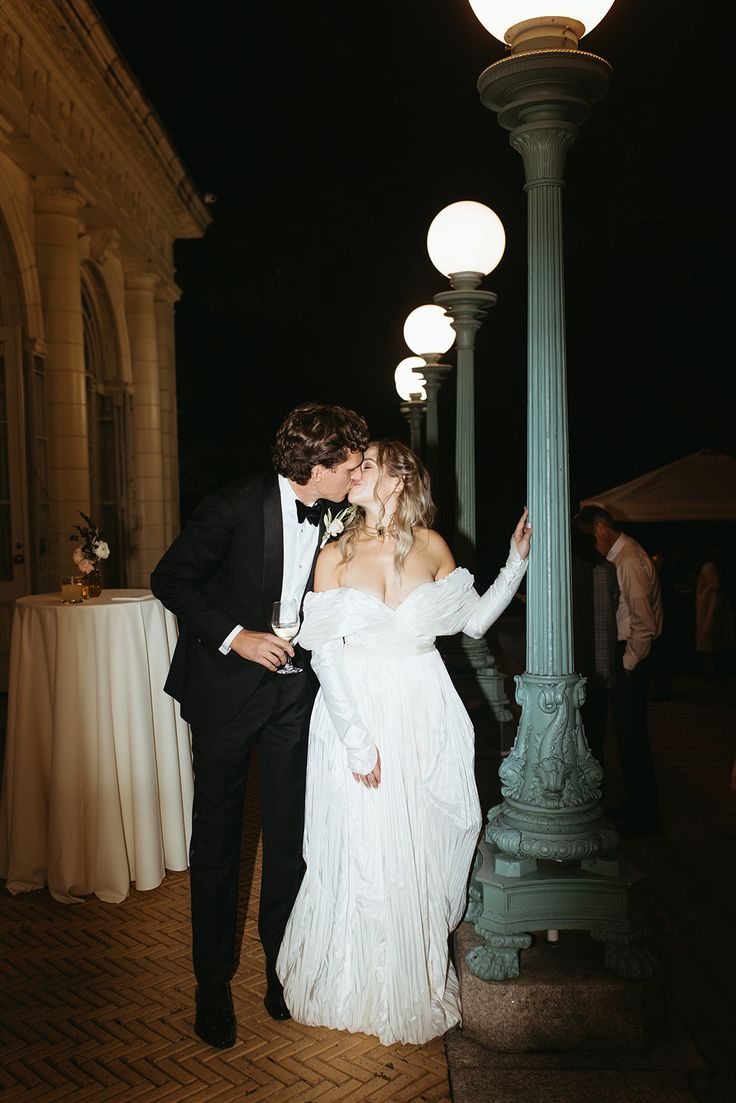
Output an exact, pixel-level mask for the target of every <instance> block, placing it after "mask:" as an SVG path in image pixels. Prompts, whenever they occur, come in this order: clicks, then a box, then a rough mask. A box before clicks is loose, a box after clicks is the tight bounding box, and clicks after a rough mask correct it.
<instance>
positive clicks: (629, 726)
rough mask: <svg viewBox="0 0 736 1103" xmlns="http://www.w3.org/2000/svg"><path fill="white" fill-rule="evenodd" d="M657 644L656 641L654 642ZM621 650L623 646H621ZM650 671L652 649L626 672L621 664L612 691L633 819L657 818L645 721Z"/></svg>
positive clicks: (614, 720) (654, 788) (655, 785)
mask: <svg viewBox="0 0 736 1103" xmlns="http://www.w3.org/2000/svg"><path fill="white" fill-rule="evenodd" d="M655 646H656V644H655ZM620 651H621V653H623V648H620ZM652 671H653V660H652V655H651V653H650V654H649V655H648V656H647V658H646V659H644V660H643V662H640V663H638V664H637V666H636V667H635V668H634V670H633V671H632V672H631V673H630V674H627V673H626V672H625V671H624V670H623V664H622V666H621V669H620V671H619V677H618V685H617V687H616V689H615V690H614V691H613V724H614V730H615V732H616V741H617V744H618V756H619V763H620V766H621V776H622V778H623V783H624V786H625V788H626V796H627V798H628V805H627V813H628V818H629V819H631V820H632V821H654V822H657V821H658V820H659V796H658V794H657V779H656V776H655V773H654V760H653V758H652V747H651V743H650V742H649V726H648V724H647V697H648V694H649V682H650V680H651V676H652Z"/></svg>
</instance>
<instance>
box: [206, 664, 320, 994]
mask: <svg viewBox="0 0 736 1103" xmlns="http://www.w3.org/2000/svg"><path fill="white" fill-rule="evenodd" d="M315 692H316V685H315V682H314V679H313V677H312V675H311V674H310V673H308V672H307V671H304V672H303V673H301V674H267V676H266V678H265V679H264V680H263V681H262V682H261V683H260V685H259V687H258V689H257V690H256V692H255V693H254V695H253V696H252V697H251V698H250V700H249V701H248V704H247V706H246V707H245V708H244V709H243V710H242V712H241V713H239V714H238V715H237V716H235V717H234V718H233V719H232V720H230V721H229V722H228V723H227V724H224V725H223V726H222V727H219V728H215V729H209V730H205V729H199V728H196V727H194V728H193V729H192V746H193V753H194V775H195V779H196V783H195V795H194V809H193V815H192V842H191V848H190V859H189V864H190V877H191V894H192V934H193V957H194V972H195V975H196V977H197V981H198V982H199V983H200V984H207V983H212V982H215V981H224V980H230V978H231V977H232V975H233V973H234V972H235V969H236V967H237V956H238V948H237V947H236V930H237V915H238V883H239V874H240V840H241V834H242V822H243V798H244V795H245V787H246V780H247V776H248V763H249V758H250V754H251V751H252V750H253V749H254V748H256V747H257V752H256V753H257V760H258V778H259V783H260V803H261V823H262V829H263V866H262V870H263V872H262V881H261V899H260V907H259V913H258V933H259V936H260V939H261V942H262V944H263V949H264V952H265V955H266V964H267V966H273V965H274V964H275V961H276V956H277V954H278V951H279V946H280V945H281V939H282V937H283V933H284V928H285V926H286V921H287V919H288V918H289V914H290V912H291V909H292V907H293V905H294V900H295V899H296V895H297V892H298V891H299V885H300V884H301V880H302V877H303V875H304V862H303V860H302V834H303V830H304V779H305V773H306V759H307V737H308V733H309V716H310V713H311V710H312V703H313V701H314V695H315ZM243 906H244V905H243Z"/></svg>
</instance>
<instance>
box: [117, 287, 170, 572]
mask: <svg viewBox="0 0 736 1103" xmlns="http://www.w3.org/2000/svg"><path fill="white" fill-rule="evenodd" d="M158 283H159V277H158V275H157V274H156V273H155V272H154V271H152V270H151V269H148V268H143V267H141V268H133V267H131V268H127V269H126V270H125V315H126V319H127V322H128V340H129V342H130V360H131V366H132V372H133V451H134V454H135V463H134V471H135V487H136V513H137V525H136V532H135V554H134V557H133V562H132V564H131V572H130V584H131V585H132V586H148V584H149V579H150V575H151V571H152V570H153V568H154V567H155V566H156V564H157V562H158V561H159V559H160V558H161V556H162V555H163V553H164V551H165V550H166V547H167V542H166V510H165V501H166V492H165V487H164V473H163V434H162V417H161V379H160V364H159V338H158V330H157V325H156V288H157V285H158Z"/></svg>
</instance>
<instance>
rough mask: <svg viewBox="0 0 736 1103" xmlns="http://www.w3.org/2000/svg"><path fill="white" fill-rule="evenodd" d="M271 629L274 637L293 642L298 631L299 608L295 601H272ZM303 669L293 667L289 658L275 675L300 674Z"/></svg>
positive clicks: (287, 657)
mask: <svg viewBox="0 0 736 1103" xmlns="http://www.w3.org/2000/svg"><path fill="white" fill-rule="evenodd" d="M271 627H272V628H273V632H274V635H275V636H278V637H279V639H282V640H293V639H294V636H295V635H296V634H297V632H298V631H299V606H298V605H297V603H296V602H295V601H274V603H273V612H272V613H271ZM302 671H303V667H301V666H294V664H293V663H292V661H291V659H290V658H289V656H288V655H287V656H286V662H285V663H284V665H283V666H280V667H278V668H277V670H276V673H277V674H301V673H302Z"/></svg>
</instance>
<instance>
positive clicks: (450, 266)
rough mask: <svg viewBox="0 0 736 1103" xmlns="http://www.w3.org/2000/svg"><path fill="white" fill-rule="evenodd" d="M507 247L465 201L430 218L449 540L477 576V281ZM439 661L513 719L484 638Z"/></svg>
mask: <svg viewBox="0 0 736 1103" xmlns="http://www.w3.org/2000/svg"><path fill="white" fill-rule="evenodd" d="M505 248H506V234H505V233H504V228H503V224H502V222H501V219H500V218H499V217H498V215H497V214H496V213H495V211H492V210H491V208H490V207H486V206H485V205H484V204H483V203H476V202H473V201H472V200H463V201H461V202H459V203H451V204H450V205H449V206H448V207H445V208H444V209H443V210H441V211H440V212H439V214H438V215H437V216H436V217H435V218H434V219H433V221H432V224H431V226H430V227H429V232H428V234H427V251H428V252H429V256H430V260H431V261H432V263H433V264H434V266H435V268H436V269H437V270H438V271H439V272H441V273H442V275H444V276H447V277H448V279H449V281H450V288H451V290H449V291H441V292H440V293H439V294H438V295H435V296H434V301H435V303H437V305H438V306H441V307H442V308H443V309H444V310H445V311H446V312H447V314H448V316H449V317H450V319H451V324H452V328H453V329H454V330H455V332H456V334H457V340H456V342H455V347H456V360H457V383H456V404H455V410H456V413H455V540H454V552H455V555H456V557H457V560H458V562H459V563H462V564H463V565H464V566H466V567H468V569H469V570H471V571H474V570H475V569H476V539H477V531H476V492H475V336H476V333H477V332H478V330H479V329H480V327H481V323H482V322H483V319H484V318H485V316H486V312H487V311H488V310H489V309H490V308H491V307H492V306H495V304H496V296H495V294H494V293H493V292H492V291H484V290H483V289H482V288H481V287H480V284H481V281H482V279H483V277H484V276H487V275H488V274H489V273H490V272H492V271H493V270H494V269H495V268H496V266H497V265H498V263H499V261H500V260H501V257H502V256H503V253H504V249H505ZM443 655H444V656H445V659H446V661H447V663H448V666H449V667H450V669H451V670H452V673H453V677H454V679H455V683H456V685H457V686H458V689H459V690H460V694H461V696H462V697H463V699H464V700H465V701H466V702H470V701H471V700H472V699H473V698H475V697H477V695H478V691H480V693H481V696H482V699H483V700H484V701H485V702H486V703H487V705H488V706H489V707H490V709H491V711H492V713H493V715H494V717H495V718H496V720H497V721H498V722H499V723H505V722H507V721H509V720H511V719H512V716H511V713H510V712H509V710H508V708H507V705H508V703H509V702H508V698H507V696H506V691H505V689H504V681H505V679H504V675H503V674H502V673H501V671H500V670H499V669H498V666H497V665H496V660H495V659H494V657H493V655H492V654H491V652H490V650H489V647H488V644H487V643H486V641H485V639H480V640H474V639H471V638H470V636H464V635H463V636H460V637H457V638H453V639H452V640H448V641H447V643H446V644H445V645H444V647H443Z"/></svg>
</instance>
